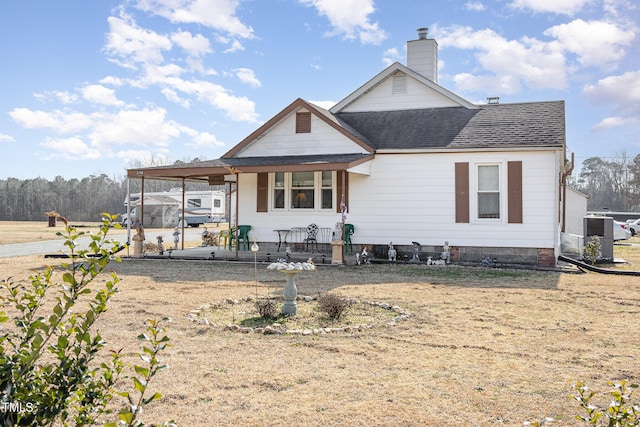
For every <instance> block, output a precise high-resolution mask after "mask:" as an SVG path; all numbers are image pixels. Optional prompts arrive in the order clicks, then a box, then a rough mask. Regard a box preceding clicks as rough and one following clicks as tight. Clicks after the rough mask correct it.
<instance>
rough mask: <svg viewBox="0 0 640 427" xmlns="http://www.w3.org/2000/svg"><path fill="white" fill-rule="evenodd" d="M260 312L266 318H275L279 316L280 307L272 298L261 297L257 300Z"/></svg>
mask: <svg viewBox="0 0 640 427" xmlns="http://www.w3.org/2000/svg"><path fill="white" fill-rule="evenodd" d="M256 308H257V309H258V314H260V317H262V318H264V319H275V318H276V317H278V307H277V306H276V303H275V301H273V300H272V299H261V300H257V301H256Z"/></svg>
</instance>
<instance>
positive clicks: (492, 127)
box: [335, 101, 565, 150]
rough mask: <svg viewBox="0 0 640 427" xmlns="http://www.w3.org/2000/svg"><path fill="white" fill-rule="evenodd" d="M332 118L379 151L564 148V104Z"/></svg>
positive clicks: (373, 113)
mask: <svg viewBox="0 0 640 427" xmlns="http://www.w3.org/2000/svg"><path fill="white" fill-rule="evenodd" d="M335 116H336V118H337V119H338V121H339V122H340V124H341V125H342V126H343V127H344V128H345V129H347V130H349V131H350V132H352V133H353V134H354V135H356V136H358V137H359V138H361V139H362V140H363V141H365V142H366V143H368V144H369V145H371V146H372V147H373V148H375V149H376V150H381V149H417V148H460V149H464V148H479V147H483V148H490V147H501V148H507V147H526V146H563V145H564V144H565V121H564V102H563V101H552V102H530V103H519V104H497V105H493V104H492V105H482V106H479V108H478V109H475V110H474V109H468V108H465V107H448V108H428V109H417V110H401V111H372V112H351V113H350V112H342V113H337V114H336V115H335Z"/></svg>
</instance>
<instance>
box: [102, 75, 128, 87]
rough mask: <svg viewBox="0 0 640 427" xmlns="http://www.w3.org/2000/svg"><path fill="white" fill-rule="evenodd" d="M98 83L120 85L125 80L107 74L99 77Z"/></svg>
mask: <svg viewBox="0 0 640 427" xmlns="http://www.w3.org/2000/svg"><path fill="white" fill-rule="evenodd" d="M98 83H100V84H103V85H110V86H122V85H124V84H125V80H124V79H121V78H120V77H116V76H107V77H105V78H102V79H100V80H99V81H98Z"/></svg>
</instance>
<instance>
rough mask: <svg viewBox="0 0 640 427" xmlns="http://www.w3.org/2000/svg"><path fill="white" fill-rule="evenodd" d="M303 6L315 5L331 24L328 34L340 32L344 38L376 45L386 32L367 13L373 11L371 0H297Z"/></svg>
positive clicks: (386, 35)
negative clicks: (331, 27)
mask: <svg viewBox="0 0 640 427" xmlns="http://www.w3.org/2000/svg"><path fill="white" fill-rule="evenodd" d="M298 1H299V2H300V3H301V4H303V5H305V6H312V7H315V8H316V10H317V11H318V14H319V15H321V16H326V17H327V19H329V22H330V23H331V25H332V26H333V29H332V31H330V32H328V33H327V34H328V35H329V36H333V35H338V34H342V35H343V36H344V37H345V38H346V39H356V38H357V39H359V40H360V43H363V44H373V45H378V44H380V43H381V42H382V41H384V40H386V39H387V37H388V34H387V32H386V31H384V30H383V29H381V28H380V26H379V25H378V23H377V22H371V21H370V18H369V15H371V14H373V13H374V12H375V7H374V4H373V0H348V1H335V0H298Z"/></svg>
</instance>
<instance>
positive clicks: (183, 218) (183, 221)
mask: <svg viewBox="0 0 640 427" xmlns="http://www.w3.org/2000/svg"><path fill="white" fill-rule="evenodd" d="M184 191H185V184H184V178H182V230H181V234H182V248H181V249H182V250H183V251H184V224H185V223H186V222H187V219H186V218H185V217H184Z"/></svg>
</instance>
